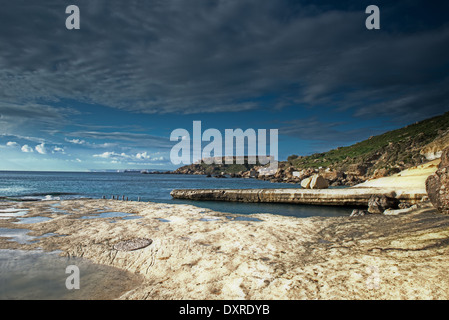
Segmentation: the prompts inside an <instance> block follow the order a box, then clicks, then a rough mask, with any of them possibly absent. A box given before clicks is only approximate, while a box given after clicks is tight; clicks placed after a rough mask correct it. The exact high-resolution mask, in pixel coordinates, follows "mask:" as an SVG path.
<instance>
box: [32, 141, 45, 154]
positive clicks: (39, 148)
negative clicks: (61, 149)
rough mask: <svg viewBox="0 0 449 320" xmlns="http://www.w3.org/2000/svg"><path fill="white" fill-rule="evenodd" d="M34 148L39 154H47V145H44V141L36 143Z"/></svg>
mask: <svg viewBox="0 0 449 320" xmlns="http://www.w3.org/2000/svg"><path fill="white" fill-rule="evenodd" d="M35 149H36V151H37V152H38V153H40V154H47V152H48V150H47V147H46V146H45V143H41V144H38V145H37V146H36V147H35Z"/></svg>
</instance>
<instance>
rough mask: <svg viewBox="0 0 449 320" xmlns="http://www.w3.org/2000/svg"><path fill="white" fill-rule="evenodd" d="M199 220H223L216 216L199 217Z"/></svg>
mask: <svg viewBox="0 0 449 320" xmlns="http://www.w3.org/2000/svg"><path fill="white" fill-rule="evenodd" d="M199 221H221V219H220V218H214V217H206V218H201V219H199Z"/></svg>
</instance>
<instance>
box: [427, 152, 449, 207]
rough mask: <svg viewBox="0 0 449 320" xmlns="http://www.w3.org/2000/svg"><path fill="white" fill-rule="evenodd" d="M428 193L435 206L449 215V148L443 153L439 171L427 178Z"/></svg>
mask: <svg viewBox="0 0 449 320" xmlns="http://www.w3.org/2000/svg"><path fill="white" fill-rule="evenodd" d="M426 191H427V194H428V196H429V199H430V202H431V203H432V204H433V206H434V207H435V208H436V209H437V210H438V211H439V212H441V213H444V214H449V148H446V149H444V151H443V152H442V155H441V162H440V165H439V167H438V170H437V171H436V172H435V173H434V174H432V175H430V176H429V177H428V178H427V180H426Z"/></svg>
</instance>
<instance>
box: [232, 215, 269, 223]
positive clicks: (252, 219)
mask: <svg viewBox="0 0 449 320" xmlns="http://www.w3.org/2000/svg"><path fill="white" fill-rule="evenodd" d="M226 218H228V219H229V220H231V221H256V222H261V221H263V220H260V219H258V218H253V217H245V216H238V217H230V216H227V217H226Z"/></svg>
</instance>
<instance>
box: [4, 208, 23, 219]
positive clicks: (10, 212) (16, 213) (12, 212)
mask: <svg viewBox="0 0 449 320" xmlns="http://www.w3.org/2000/svg"><path fill="white" fill-rule="evenodd" d="M27 213H28V209H15V208H6V209H0V219H9V218H15V217H21V216H24V215H26V214H27Z"/></svg>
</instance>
